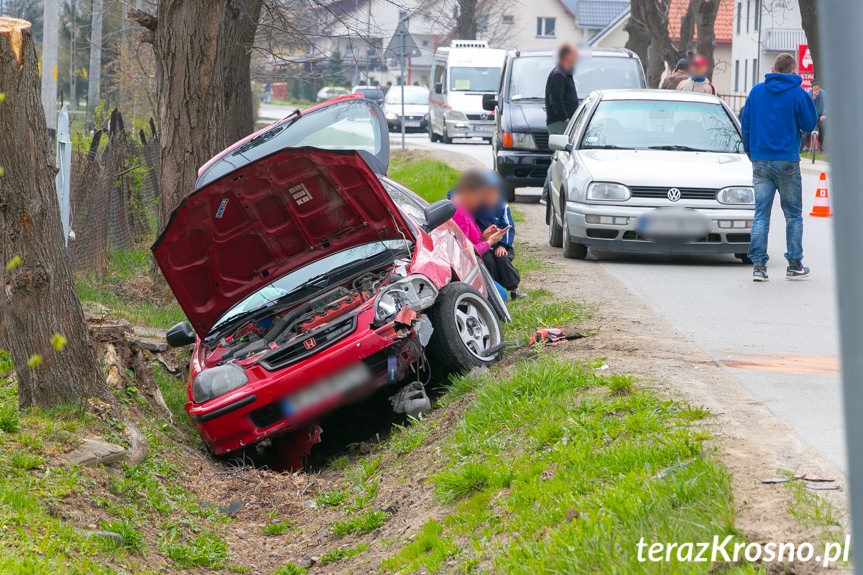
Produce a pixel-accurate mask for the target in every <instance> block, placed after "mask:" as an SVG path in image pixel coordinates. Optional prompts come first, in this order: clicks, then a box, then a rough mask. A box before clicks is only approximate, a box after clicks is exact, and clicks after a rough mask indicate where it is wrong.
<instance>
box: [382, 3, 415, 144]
mask: <svg viewBox="0 0 863 575" xmlns="http://www.w3.org/2000/svg"><path fill="white" fill-rule="evenodd" d="M408 20H409V16H408V15H407V14H405V15H404V16H403V17H402V18H401V19H400V20H399V24H398V26H396V31H395V33H394V34H393V37H392V39H391V40H390V44H389V46H387V49H386V50H385V51H384V57H387V58H398V60H399V69H400V73H401V91H402V109H401V112H402V113H401V118H400V122H399V123H400V124H401V128H402V150H404V149H405V82H406V81H407V78H406V74H407V72H406V70H405V68H406V64H405V62H406V60H407V59H408V58H410V57H411V56H420V55H422V52H420V49H419V47H418V46H417V43H416V41H415V40H414V39H413V36H411V34H410V32H409V31H408Z"/></svg>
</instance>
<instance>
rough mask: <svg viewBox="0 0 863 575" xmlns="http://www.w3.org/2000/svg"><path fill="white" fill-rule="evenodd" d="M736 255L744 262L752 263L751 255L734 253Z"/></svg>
mask: <svg viewBox="0 0 863 575" xmlns="http://www.w3.org/2000/svg"><path fill="white" fill-rule="evenodd" d="M734 257H735V258H737V259H739V260H740V263H742V264H749V265H752V260H750V259H749V256H748V255H746V254H734Z"/></svg>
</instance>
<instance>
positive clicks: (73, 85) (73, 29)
mask: <svg viewBox="0 0 863 575" xmlns="http://www.w3.org/2000/svg"><path fill="white" fill-rule="evenodd" d="M76 4H77V2H76V0H69V13H70V14H71V15H72V21H71V22H69V100H70V102H71V103H72V110H75V109H77V108H78V86H77V84H78V82H77V80H78V78H77V77H76V76H75V64H76V62H75V51H76V50H77V49H78V48H77V47H76V46H75V40H76V39H77V38H78V7H77V6H76Z"/></svg>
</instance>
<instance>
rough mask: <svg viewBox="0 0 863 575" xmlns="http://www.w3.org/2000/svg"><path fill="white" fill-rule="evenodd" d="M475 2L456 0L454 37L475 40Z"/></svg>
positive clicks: (471, 0) (475, 0) (472, 0)
mask: <svg viewBox="0 0 863 575" xmlns="http://www.w3.org/2000/svg"><path fill="white" fill-rule="evenodd" d="M476 3H477V0H458V19H457V21H456V38H458V39H459V40H476Z"/></svg>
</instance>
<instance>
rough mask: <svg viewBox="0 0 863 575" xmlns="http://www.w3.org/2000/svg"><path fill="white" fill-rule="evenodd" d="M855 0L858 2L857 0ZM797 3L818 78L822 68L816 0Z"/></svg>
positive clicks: (799, 0) (798, 1) (804, 0)
mask: <svg viewBox="0 0 863 575" xmlns="http://www.w3.org/2000/svg"><path fill="white" fill-rule="evenodd" d="M856 1H858V2H859V0H856ZM797 3H798V6H800V20H801V22H802V26H803V31H804V32H805V33H806V42H807V43H808V44H809V54H810V55H811V56H812V64H813V65H814V66H815V77H817V78H819V79H820V77H821V76H820V74H821V72H822V70H821V50H819V47H820V46H819V43H818V1H817V0H797ZM794 57H795V58H796V57H797V55H796V54H795V55H794ZM798 65H799V63H798Z"/></svg>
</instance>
